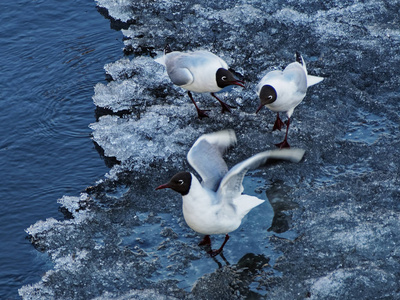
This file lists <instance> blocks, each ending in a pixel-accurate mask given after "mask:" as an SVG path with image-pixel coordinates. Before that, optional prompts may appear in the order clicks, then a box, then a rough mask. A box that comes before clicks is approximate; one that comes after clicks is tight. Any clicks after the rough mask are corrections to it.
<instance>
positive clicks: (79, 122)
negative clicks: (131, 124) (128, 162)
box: [0, 0, 122, 299]
mask: <svg viewBox="0 0 400 300" xmlns="http://www.w3.org/2000/svg"><path fill="white" fill-rule="evenodd" d="M0 8H1V10H0V14H1V18H0V19H1V26H0V45H1V46H0V47H1V53H2V54H1V55H0V68H1V80H0V95H1V97H0V125H1V126H0V137H1V139H0V170H1V185H0V203H1V208H0V266H1V267H0V299H18V298H19V296H18V292H17V289H18V288H20V287H21V286H22V285H25V284H28V283H35V282H36V281H38V280H40V278H41V276H42V275H43V273H44V272H45V271H46V270H48V269H49V266H48V265H46V264H48V263H49V262H48V260H47V256H46V254H40V253H39V252H38V251H37V250H35V249H34V248H33V247H32V245H31V243H30V242H29V241H28V240H26V233H25V232H24V229H25V228H27V227H29V226H30V225H31V224H33V223H35V222H36V221H38V220H44V219H46V218H49V217H54V218H56V219H62V218H63V216H62V214H61V213H60V212H58V207H59V205H58V204H57V199H58V198H61V197H62V196H63V195H71V196H78V195H79V193H80V192H81V191H82V190H84V189H85V188H86V187H87V186H89V185H92V184H94V183H95V182H96V181H97V180H98V179H100V178H102V176H103V175H104V174H105V173H106V172H107V170H108V169H107V167H106V166H105V164H104V162H103V161H102V159H101V158H100V156H99V154H98V153H97V151H96V150H95V149H94V145H93V143H92V141H91V138H90V133H91V130H90V129H89V128H88V124H89V123H91V122H93V121H95V115H94V109H95V107H94V105H93V102H92V99H91V97H92V96H93V87H94V85H95V84H96V83H97V82H101V81H103V80H104V78H105V77H104V70H103V66H104V64H105V63H107V62H112V61H115V60H117V59H118V58H119V57H121V56H122V51H121V44H122V43H121V38H122V36H121V33H119V32H116V31H114V30H112V29H110V22H109V20H106V19H105V18H104V17H102V16H101V15H100V14H99V13H98V11H97V10H96V6H95V2H94V1H88V0H70V1H56V0H46V1H28V0H25V1H12V0H8V1H2V2H1V4H0Z"/></svg>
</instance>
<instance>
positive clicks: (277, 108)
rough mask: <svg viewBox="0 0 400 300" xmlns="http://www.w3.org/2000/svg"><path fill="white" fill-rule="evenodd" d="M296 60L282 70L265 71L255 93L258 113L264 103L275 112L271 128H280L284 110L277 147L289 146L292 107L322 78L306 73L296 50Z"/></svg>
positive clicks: (302, 61) (304, 65)
mask: <svg viewBox="0 0 400 300" xmlns="http://www.w3.org/2000/svg"><path fill="white" fill-rule="evenodd" d="M295 57H296V61H295V62H293V63H291V64H289V65H288V66H287V67H286V68H285V69H284V70H283V71H279V70H275V71H271V72H269V73H267V75H265V76H264V77H263V78H262V79H261V81H260V82H259V83H258V85H257V88H256V89H257V94H258V96H259V97H260V106H259V107H258V109H257V112H256V113H258V112H259V111H260V110H261V108H262V107H263V106H264V105H265V106H266V107H268V108H269V109H270V110H272V111H274V112H276V113H277V116H276V121H275V124H274V127H273V129H272V130H276V129H278V130H281V128H282V126H283V124H284V123H283V122H282V121H281V119H280V118H279V113H280V112H286V115H287V117H288V120H287V124H286V125H287V127H286V135H285V139H284V140H283V141H282V142H281V143H279V144H276V146H278V147H279V148H289V147H290V146H289V143H288V142H287V135H288V131H289V125H290V117H291V116H292V114H293V110H294V108H295V107H296V106H297V105H299V104H300V103H301V101H303V99H304V97H305V96H306V92H307V88H308V87H309V86H312V85H314V84H317V83H318V82H321V81H322V80H323V79H324V78H322V77H317V76H312V75H308V73H307V68H306V64H305V62H304V60H303V57H302V56H301V55H300V54H299V53H298V52H296V55H295Z"/></svg>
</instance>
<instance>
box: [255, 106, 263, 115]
mask: <svg viewBox="0 0 400 300" xmlns="http://www.w3.org/2000/svg"><path fill="white" fill-rule="evenodd" d="M263 106H264V104H260V106H259V107H258V108H257V111H256V114H258V112H259V111H260V110H261V108H263Z"/></svg>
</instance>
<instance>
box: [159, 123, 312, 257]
mask: <svg viewBox="0 0 400 300" xmlns="http://www.w3.org/2000/svg"><path fill="white" fill-rule="evenodd" d="M235 143H236V135H235V132H234V131H233V130H223V131H218V132H214V133H209V134H204V135H202V136H200V137H199V138H198V139H197V141H196V142H195V143H194V144H193V146H192V148H191V149H190V150H189V153H188V154H187V159H188V162H189V164H190V165H191V166H192V167H193V168H194V169H195V170H196V172H197V173H198V174H199V175H200V176H201V178H202V182H201V183H200V181H199V180H198V179H197V178H196V176H195V175H193V174H192V173H190V172H180V173H178V174H176V175H174V176H173V177H172V178H171V179H170V181H169V182H168V183H165V184H162V185H160V186H159V187H157V188H156V190H160V189H165V188H170V189H172V190H174V191H176V192H178V193H180V194H181V195H182V199H183V203H182V210H183V216H184V218H185V221H186V223H187V225H188V226H189V227H190V228H191V229H193V230H194V231H196V232H198V233H200V234H203V235H205V236H204V239H203V240H202V241H201V242H200V244H199V245H210V246H211V240H210V235H212V234H225V240H224V242H223V244H222V245H221V247H220V248H219V249H218V250H211V251H209V252H208V253H209V254H210V255H211V256H212V257H214V256H216V255H218V254H220V253H221V252H222V249H223V248H224V246H225V244H226V242H227V241H228V239H229V235H228V233H230V232H232V231H234V230H236V229H237V228H238V227H239V226H240V224H241V222H242V219H243V217H244V216H245V215H246V214H247V213H248V212H249V211H250V210H251V209H252V208H254V207H256V206H258V205H260V204H261V203H263V202H264V200H261V199H258V198H257V197H254V196H249V195H244V194H242V192H243V190H244V188H243V185H242V181H243V178H244V176H245V174H246V172H247V171H248V170H251V169H255V168H257V167H259V166H260V165H263V164H265V163H266V162H267V160H269V159H283V160H289V161H292V162H299V161H300V160H301V159H302V157H303V155H304V152H305V151H304V150H302V149H282V150H272V151H265V152H261V153H258V154H256V155H254V156H252V157H250V158H248V159H246V160H244V161H242V162H241V163H238V164H236V165H235V166H234V167H233V168H231V169H230V170H229V171H228V166H227V165H226V163H225V161H224V159H223V158H222V155H223V153H224V152H225V150H226V149H227V148H228V147H230V146H232V145H233V144H235Z"/></svg>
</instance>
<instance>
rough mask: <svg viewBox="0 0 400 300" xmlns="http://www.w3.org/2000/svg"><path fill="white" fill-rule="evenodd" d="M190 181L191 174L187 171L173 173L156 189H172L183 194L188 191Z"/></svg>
mask: <svg viewBox="0 0 400 300" xmlns="http://www.w3.org/2000/svg"><path fill="white" fill-rule="evenodd" d="M191 183H192V174H190V173H189V172H180V173H178V174H175V175H174V176H173V177H172V178H171V179H170V181H169V182H167V183H165V184H162V185H160V186H159V187H157V188H156V190H161V189H168V188H169V189H172V190H174V191H175V192H178V193H180V194H181V195H182V196H185V195H187V194H188V193H189V189H190V185H191Z"/></svg>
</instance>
